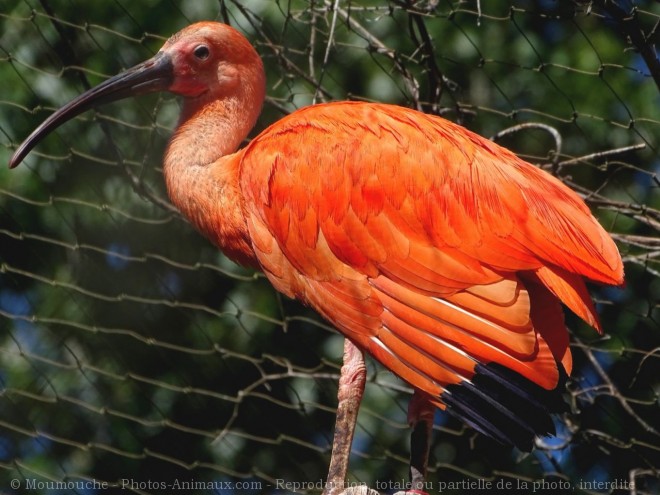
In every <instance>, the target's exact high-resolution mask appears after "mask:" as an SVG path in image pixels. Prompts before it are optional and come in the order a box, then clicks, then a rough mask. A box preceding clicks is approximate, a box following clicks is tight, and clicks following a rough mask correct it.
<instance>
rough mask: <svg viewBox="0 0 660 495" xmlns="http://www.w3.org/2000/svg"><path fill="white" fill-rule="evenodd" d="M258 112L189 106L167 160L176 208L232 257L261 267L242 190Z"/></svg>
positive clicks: (223, 104) (216, 104)
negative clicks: (245, 146) (244, 147)
mask: <svg viewBox="0 0 660 495" xmlns="http://www.w3.org/2000/svg"><path fill="white" fill-rule="evenodd" d="M257 115H258V112H255V113H254V114H250V113H249V112H248V113H246V109H245V108H240V106H239V105H238V104H237V103H236V102H233V101H226V100H225V101H211V102H208V103H206V104H203V105H202V104H199V103H198V104H197V105H191V104H188V105H184V108H183V112H182V116H181V121H180V123H179V126H178V128H177V130H176V131H175V133H174V135H173V137H172V139H171V141H170V144H169V146H168V149H167V153H166V155H165V163H164V173H165V181H166V184H167V189H168V193H169V196H170V199H171V200H172V203H174V205H175V206H176V207H177V208H178V209H179V210H180V211H181V213H183V215H184V216H185V217H186V218H187V219H188V220H189V221H190V222H191V223H192V224H193V225H194V226H195V227H196V228H197V229H198V230H199V231H200V232H201V233H202V234H204V235H205V236H206V237H207V238H209V240H211V241H212V242H213V243H214V244H216V245H217V246H218V247H219V248H220V249H221V250H222V251H223V252H224V253H225V254H226V255H227V256H228V257H229V258H231V259H233V260H234V261H236V262H238V263H240V264H243V265H252V266H256V259H255V255H254V251H253V249H252V246H251V243H250V241H249V233H248V230H247V225H246V223H245V216H244V207H243V199H242V195H241V191H240V184H239V177H240V163H241V157H242V151H238V152H236V149H237V148H238V147H239V146H240V144H241V142H242V141H243V139H245V137H246V136H247V134H248V133H249V132H250V130H251V128H252V127H253V125H254V123H255V121H256V118H257Z"/></svg>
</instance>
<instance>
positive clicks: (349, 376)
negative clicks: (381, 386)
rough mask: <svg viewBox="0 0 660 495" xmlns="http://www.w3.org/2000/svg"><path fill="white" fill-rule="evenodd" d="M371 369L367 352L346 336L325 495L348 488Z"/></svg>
mask: <svg viewBox="0 0 660 495" xmlns="http://www.w3.org/2000/svg"><path fill="white" fill-rule="evenodd" d="M366 379H367V369H366V367H365V365H364V355H363V354H362V351H361V350H360V349H358V348H357V347H356V346H355V344H353V342H351V341H350V340H349V339H345V340H344V364H343V365H342V367H341V373H340V375H339V391H338V393H337V399H338V404H337V419H336V421H335V436H334V440H333V442H332V456H331V457H330V469H329V470H328V480H327V483H326V487H325V490H324V491H323V494H324V495H336V494H339V493H341V492H343V491H344V484H345V481H346V473H347V471H348V458H349V456H350V454H351V444H352V443H353V434H354V433H355V424H356V422H357V415H358V409H359V408H360V402H361V401H362V394H363V393H364V385H365V382H366Z"/></svg>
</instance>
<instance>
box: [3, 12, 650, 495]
mask: <svg viewBox="0 0 660 495" xmlns="http://www.w3.org/2000/svg"><path fill="white" fill-rule="evenodd" d="M333 3H334V2H322V1H318V0H316V1H301V0H292V1H277V2H275V1H273V2H271V1H263V0H252V1H248V0H245V1H238V0H237V1H225V2H219V3H218V2H183V1H175V0H169V1H155V0H152V1H146V2H123V1H119V0H117V1H107V2H93V3H92V2H89V1H83V0H67V1H62V2H60V1H49V0H42V1H40V2H37V1H35V0H0V81H2V94H1V95H0V136H1V137H0V164H1V163H6V162H8V160H9V156H10V154H11V152H12V151H13V149H15V147H16V145H17V143H18V142H20V141H21V139H23V138H24V137H25V136H27V135H28V134H29V132H30V131H31V130H32V129H34V128H35V127H36V126H37V125H38V124H39V123H40V122H41V121H42V120H43V119H44V118H45V117H46V116H47V115H49V114H50V113H51V112H52V111H53V109H54V108H57V107H59V106H61V105H62V104H64V103H65V102H66V101H68V100H69V99H70V98H72V97H73V96H75V95H77V94H79V93H80V92H82V91H83V90H85V89H86V88H87V87H89V86H91V85H95V84H97V83H99V82H100V81H101V80H103V79H104V78H105V77H107V76H109V75H111V74H114V73H117V72H119V71H121V70H123V69H125V68H127V67H130V66H132V65H133V64H135V63H137V62H139V61H141V60H143V59H145V58H147V57H149V56H151V55H152V54H153V53H155V51H156V50H157V49H158V47H159V46H160V45H161V44H162V42H163V41H164V39H165V38H166V37H167V36H169V35H170V34H171V33H174V32H176V31H178V30H179V29H180V28H182V27H184V26H185V25H187V24H189V23H190V22H193V21H196V20H202V19H215V20H222V21H227V22H230V23H231V24H233V25H236V26H238V27H239V29H241V30H242V31H243V32H245V33H246V35H247V36H248V37H249V38H250V39H251V40H252V41H253V42H254V44H255V46H256V47H257V49H258V51H259V52H260V54H261V55H262V56H263V59H264V62H265V65H266V69H267V74H268V96H269V99H268V101H267V103H266V105H265V108H264V113H263V116H262V118H261V120H260V122H259V124H258V128H259V129H261V128H263V127H266V126H267V125H268V124H270V123H272V122H274V121H275V120H277V119H278V118H280V117H281V116H282V114H283V113H284V112H289V111H292V110H294V109H295V108H298V107H300V106H304V105H307V104H310V103H312V102H314V101H317V102H318V101H329V100H335V99H345V98H354V99H366V100H374V101H388V102H391V103H398V104H401V105H407V106H414V107H418V108H422V109H424V110H425V111H429V112H433V111H435V112H437V113H440V114H442V115H444V116H445V117H446V118H449V119H452V120H455V121H458V122H461V123H462V124H464V125H466V126H467V127H469V128H470V129H472V130H475V131H476V132H478V133H480V134H482V135H485V136H494V135H496V134H498V133H500V132H502V131H504V130H505V129H510V128H513V129H512V132H511V133H509V134H507V135H506V136H501V137H498V142H500V143H502V144H504V145H506V146H507V147H509V148H511V149H513V150H514V151H516V152H517V153H519V154H520V155H522V156H524V157H525V158H526V159H528V160H530V161H532V162H534V163H538V164H539V166H542V167H545V168H547V169H548V170H551V171H552V172H553V173H555V174H557V175H558V176H559V177H560V178H561V179H562V180H564V181H566V182H567V183H568V184H569V185H571V186H572V187H574V188H575V189H576V190H578V191H579V192H581V193H583V194H584V195H585V196H586V197H587V200H588V202H589V204H590V206H592V207H593V209H594V211H595V214H596V215H597V216H598V217H599V218H600V219H601V221H602V222H603V224H604V225H605V226H606V228H607V229H608V230H610V231H612V232H614V233H616V236H615V237H616V240H617V241H618V243H619V247H620V249H621V251H622V254H623V255H624V257H625V260H626V271H627V281H628V282H627V286H626V288H625V289H624V290H615V289H607V288H594V294H596V295H597V297H598V299H599V301H601V303H602V304H600V305H599V308H600V310H601V313H602V317H603V322H604V326H605V329H606V332H607V334H608V335H609V337H608V338H599V337H598V336H596V335H594V334H593V332H592V331H591V330H589V329H587V328H586V326H585V325H584V324H582V323H581V322H579V321H577V319H576V318H573V317H571V316H568V319H567V322H568V324H569V326H570V328H571V329H572V330H573V331H574V333H575V340H574V344H575V346H574V347H575V348H574V351H575V361H576V366H575V369H576V380H575V382H574V384H573V385H572V386H571V390H570V397H571V401H572V410H573V413H574V414H571V415H568V416H566V417H564V418H560V419H559V423H558V424H559V425H560V426H561V428H560V438H561V440H562V441H565V442H566V445H560V444H557V443H556V442H555V443H552V442H547V443H543V444H542V445H540V448H539V449H538V450H537V451H536V453H534V454H532V455H529V456H521V455H520V454H519V453H516V452H512V451H511V449H509V448H505V447H502V446H498V445H494V444H493V443H492V442H490V441H489V440H487V439H485V438H483V437H481V436H478V435H476V434H475V433H474V432H473V431H472V430H470V429H468V428H466V427H465V426H463V425H461V424H460V423H458V422H457V421H455V420H454V419H452V418H450V417H447V416H445V415H443V414H441V413H438V417H437V422H436V423H437V430H438V431H436V435H435V443H434V445H433V448H432V466H431V470H432V473H431V475H430V479H431V480H432V481H433V482H436V483H437V482H438V481H440V480H442V481H451V480H455V481H458V480H463V479H478V478H482V479H492V480H496V479H503V478H504V479H513V478H517V479H524V480H537V481H538V480H544V479H562V480H568V481H569V482H570V483H571V484H573V486H575V487H578V488H577V489H576V492H578V493H579V492H580V491H581V489H580V488H579V486H578V483H579V481H580V480H617V479H626V480H629V479H630V477H631V476H632V477H633V478H634V480H635V481H636V482H637V483H638V486H639V487H640V492H639V493H644V490H647V491H646V492H645V493H650V492H651V491H652V490H654V489H655V490H657V489H658V486H659V485H658V481H657V473H658V470H659V469H660V455H659V453H658V452H659V447H658V446H659V445H660V442H658V438H659V435H658V429H660V425H658V421H657V417H658V403H657V393H658V385H659V382H658V376H659V374H658V371H659V369H658V368H659V366H658V365H659V360H658V355H657V349H658V348H659V347H660V338H659V335H660V332H659V331H658V330H659V328H658V311H657V301H658V294H659V292H660V289H659V287H660V286H659V284H658V263H657V258H658V257H657V254H658V251H657V249H658V222H659V221H660V215H659V214H658V213H659V212H658V209H660V204H659V203H660V201H659V199H658V194H657V186H658V180H657V176H656V173H657V170H658V167H659V166H660V161H659V160H658V149H659V148H660V142H659V140H660V97H659V95H660V92H659V90H658V87H657V86H656V84H655V83H654V81H653V79H652V77H651V75H650V72H649V69H648V67H647V66H646V65H645V62H644V60H643V59H642V58H641V57H640V55H639V52H638V50H636V49H634V47H633V46H631V45H630V43H629V40H628V38H627V37H626V36H624V35H622V31H621V26H620V25H619V24H617V23H616V22H614V21H612V20H611V19H609V18H608V17H607V16H605V15H604V14H603V13H602V12H601V10H599V6H600V3H598V2H593V4H592V3H591V2H552V1H544V2H524V1H514V2H505V1H493V2H481V5H480V8H481V9H482V11H481V12H479V11H478V10H477V5H476V4H475V3H474V2H450V1H441V2H432V1H419V2H400V1H394V0H392V1H390V2H381V1H369V2H366V1H365V2H338V6H339V10H332V9H330V6H331V5H332V4H333ZM620 3H625V2H620ZM637 16H638V19H639V22H640V23H641V24H640V25H641V26H642V28H643V29H645V30H646V32H647V33H649V32H651V30H652V29H653V26H654V25H655V23H656V22H657V21H658V19H660V10H658V4H657V3H654V2H645V3H643V2H640V3H639V5H638V9H637ZM425 37H428V40H429V41H430V43H431V44H430V45H429V44H425V43H424V39H425ZM649 43H650V42H649ZM177 110H178V105H177V103H176V101H175V99H173V98H172V97H171V96H155V97H146V98H140V99H137V100H130V101H124V102H121V103H116V104H113V105H110V106H108V107H104V108H101V109H99V110H98V111H96V112H88V113H86V114H84V115H82V116H80V117H79V118H77V119H75V120H74V121H72V122H70V123H68V124H66V126H64V127H62V128H61V129H60V130H58V131H57V132H56V133H54V134H53V135H52V136H50V137H49V138H48V139H46V140H44V141H43V142H42V143H41V144H40V145H39V147H38V148H37V149H36V150H35V151H34V152H32V153H31V154H30V156H29V157H28V158H27V160H26V163H25V164H23V165H21V167H19V168H17V169H16V170H14V171H11V172H9V171H8V170H6V169H5V168H2V167H0V243H1V244H0V246H1V247H0V491H3V490H6V489H8V488H9V485H8V480H10V479H12V478H16V479H20V480H25V479H34V478H36V479H39V480H85V479H91V478H94V479H97V480H104V481H107V482H109V483H120V480H121V479H134V480H136V481H147V480H159V481H166V482H171V481H173V480H176V479H180V480H184V479H185V480H189V479H192V478H194V479H197V480H225V481H226V480H232V481H240V480H254V481H257V482H259V483H261V489H255V490H253V492H254V493H256V492H259V493H270V492H273V493H276V492H278V493H279V492H280V491H278V490H276V489H275V487H276V480H277V479H283V480H293V481H316V480H319V479H322V478H323V477H324V476H325V472H326V469H327V464H328V459H329V445H330V439H331V435H332V427H333V421H334V410H333V408H334V405H335V394H336V384H335V379H336V376H337V373H338V364H339V360H340V358H341V355H340V352H341V340H340V339H339V337H338V336H337V335H336V334H335V333H334V332H333V331H332V330H331V329H329V328H328V327H327V325H326V324H325V323H323V322H321V321H320V319H319V318H318V317H317V316H315V315H314V314H313V313H312V312H311V311H309V310H307V309H306V308H302V307H300V306H299V305H297V304H296V303H294V302H292V301H289V300H286V299H284V298H282V297H280V296H278V295H276V294H275V293H274V291H273V290H272V289H271V288H270V286H269V285H268V283H267V281H266V280H265V279H264V278H263V276H260V275H258V274H254V273H252V272H251V271H249V270H246V269H243V268H240V267H237V266H235V265H233V264H231V263H230V262H228V261H227V260H226V259H224V258H223V257H222V256H220V255H219V254H218V253H217V252H216V250H215V249H214V248H213V247H212V246H211V245H210V244H209V243H208V242H207V241H205V240H204V239H203V238H202V237H201V236H200V235H198V234H197V233H196V232H194V231H193V230H192V228H191V227H190V225H188V224H187V223H186V222H185V221H184V220H182V218H181V217H180V216H179V215H178V213H176V212H174V211H173V210H172V209H171V208H168V206H167V205H168V201H167V199H166V196H165V192H164V187H163V181H162V173H161V169H160V163H161V156H162V152H163V149H164V146H165V143H166V140H167V137H168V135H169V133H170V131H171V129H172V128H173V127H174V125H175V123H176V114H177ZM520 124H532V127H523V126H520V127H516V126H519V125H520ZM539 124H540V125H539ZM543 126H545V127H543ZM548 126H550V127H551V128H552V130H554V132H555V133H556V135H558V136H560V138H561V141H560V142H559V141H557V139H556V138H555V136H554V135H553V133H552V132H550V131H549V130H548ZM642 145H643V147H642ZM624 147H633V148H631V149H627V150H622V149H621V148H624ZM370 378H371V383H370V384H369V385H368V386H367V397H366V400H365V403H364V405H363V408H362V411H361V418H360V425H359V428H358V434H357V438H356V442H355V447H354V453H355V455H354V456H353V458H352V471H351V477H352V479H354V480H360V481H366V482H368V483H370V484H373V483H374V482H375V481H377V480H381V481H385V480H401V479H402V478H405V477H406V476H407V466H406V458H407V454H408V447H407V442H408V440H407V438H408V432H407V430H406V424H405V423H406V419H405V408H406V403H407V398H408V397H407V391H406V389H405V386H404V385H403V384H402V383H401V382H400V381H398V380H397V379H395V378H394V377H391V376H389V375H388V374H387V373H385V372H383V371H382V369H381V368H379V367H377V366H376V365H373V364H372V365H371V369H370ZM577 413H579V414H577ZM631 473H634V474H631ZM654 478H655V479H654ZM5 480H7V481H5ZM22 486H23V487H25V482H24V481H23V483H22ZM132 491H134V492H136V493H145V492H147V493H149V492H150V490H148V489H145V490H142V491H140V490H138V489H132ZM154 491H155V490H154ZM15 492H16V493H22V491H21V490H15ZM3 493H4V492H3ZM9 493H13V492H11V491H10V492H9ZM200 493H201V492H200ZM521 493H522V492H521Z"/></svg>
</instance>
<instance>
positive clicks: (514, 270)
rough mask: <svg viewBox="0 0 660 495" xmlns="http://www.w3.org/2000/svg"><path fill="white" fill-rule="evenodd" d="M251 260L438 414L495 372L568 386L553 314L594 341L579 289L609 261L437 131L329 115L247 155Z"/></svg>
mask: <svg viewBox="0 0 660 495" xmlns="http://www.w3.org/2000/svg"><path fill="white" fill-rule="evenodd" d="M240 173H241V190H242V192H243V197H244V201H245V205H244V206H245V210H246V214H247V222H248V228H249V230H250V234H251V237H252V240H253V248H254V250H255V253H256V255H257V258H258V260H259V262H260V264H261V265H262V267H263V269H264V271H265V273H266V275H267V276H268V277H269V279H270V280H271V282H272V283H273V284H274V285H275V287H276V288H277V289H279V290H281V291H283V292H284V293H286V294H288V295H290V296H292V297H297V298H299V299H300V300H302V301H304V302H306V303H308V304H310V305H311V306H313V307H314V308H315V309H317V310H318V311H319V312H320V313H321V314H322V315H323V316H325V317H326V318H327V319H328V320H329V321H330V322H332V323H333V324H334V325H336V326H337V328H338V329H339V330H340V331H341V332H342V333H344V334H345V335H346V336H347V337H349V338H351V339H352V340H353V341H354V342H355V343H356V344H357V345H358V346H360V347H361V348H362V349H364V350H366V351H368V352H369V353H371V354H372V355H373V356H374V357H375V358H376V359H377V360H379V361H380V362H381V363H382V364H383V365H384V366H386V367H387V368H389V369H390V370H391V371H393V372H394V373H396V374H397V375H399V376H400V377H401V378H403V379H404V380H406V381H408V382H409V383H410V384H411V385H413V386H414V387H415V388H417V389H421V390H423V391H425V392H427V393H428V394H429V395H430V396H432V397H435V398H436V399H435V400H436V402H437V403H438V405H439V406H440V407H442V406H443V404H442V402H441V401H440V400H439V399H437V397H439V396H440V394H441V393H442V392H443V391H444V390H446V389H447V387H448V386H450V385H451V384H455V383H459V382H461V381H463V380H468V381H469V380H470V379H471V378H472V377H473V376H474V373H475V367H476V366H477V365H478V364H479V363H482V364H486V363H499V365H502V366H504V367H506V368H508V369H511V370H514V371H516V372H517V373H519V374H521V375H523V376H524V377H526V378H528V379H529V380H531V381H532V382H534V383H536V384H538V385H540V386H541V387H543V388H545V389H552V388H554V387H556V386H557V383H558V380H559V376H560V370H559V369H558V366H557V362H560V363H562V364H563V367H564V368H565V369H566V371H568V372H570V365H571V364H570V363H571V359H570V351H569V349H568V336H567V334H566V330H565V328H564V325H563V315H562V310H561V306H560V305H559V304H558V303H557V300H559V301H561V302H563V303H564V304H566V305H567V306H568V307H569V308H570V309H571V310H572V311H574V312H575V313H576V314H578V315H579V316H580V317H582V318H583V319H585V320H586V321H587V322H588V323H589V324H591V325H592V326H594V327H596V328H600V327H599V324H598V319H597V316H596V313H595V310H594V307H593V304H592V302H591V299H590V298H589V295H588V293H587V291H586V288H585V286H584V282H583V279H582V277H586V278H589V279H592V280H595V281H598V282H603V283H608V284H621V283H622V280H623V270H622V264H621V258H620V256H619V253H618V251H617V249H616V246H615V245H614V243H613V242H612V240H611V238H610V237H609V236H608V235H607V233H606V232H605V231H604V230H603V229H602V227H601V226H600V225H599V224H598V223H597V221H596V220H595V219H594V218H593V216H592V215H591V213H590V212H589V210H588V208H587V207H586V206H585V204H584V203H583V202H582V200H580V198H579V197H578V196H577V195H576V194H575V193H573V192H572V191H571V190H569V189H568V188H567V187H565V186H564V185H563V184H561V183H560V182H559V181H558V180H557V179H555V178H554V177H552V176H550V175H549V174H546V173H544V172H542V171H540V170H538V169H537V168H535V167H533V166H532V165H530V164H528V163H526V162H524V161H522V160H520V159H519V158H517V157H516V156H515V155H514V154H512V153H511V152H509V151H507V150H505V149H503V148H501V147H499V146H497V145H496V144H494V143H492V142H490V141H488V140H485V139H483V138H481V137H479V136H477V135H475V134H473V133H471V132H469V131H467V130H465V129H464V128H462V127H459V126H457V125H455V124H452V123H450V122H448V121H446V120H443V119H441V118H438V117H434V116H428V115H424V114H420V113H418V112H415V111H412V110H408V109H404V108H401V107H395V106H388V105H373V104H371V105H366V104H361V103H347V102H342V103H333V104H327V105H317V106H313V107H308V108H306V109H303V110H300V111H298V112H295V113H294V114H292V115H290V116H288V117H286V118H284V119H282V120H281V121H279V122H278V123H276V124H275V125H274V126H272V127H270V128H269V129H267V130H266V131H264V132H263V133H262V134H261V135H259V136H258V137H257V138H255V139H254V140H253V141H252V143H251V144H250V145H249V146H248V147H247V148H246V149H245V150H244V152H243V158H242V163H241V172H240Z"/></svg>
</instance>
